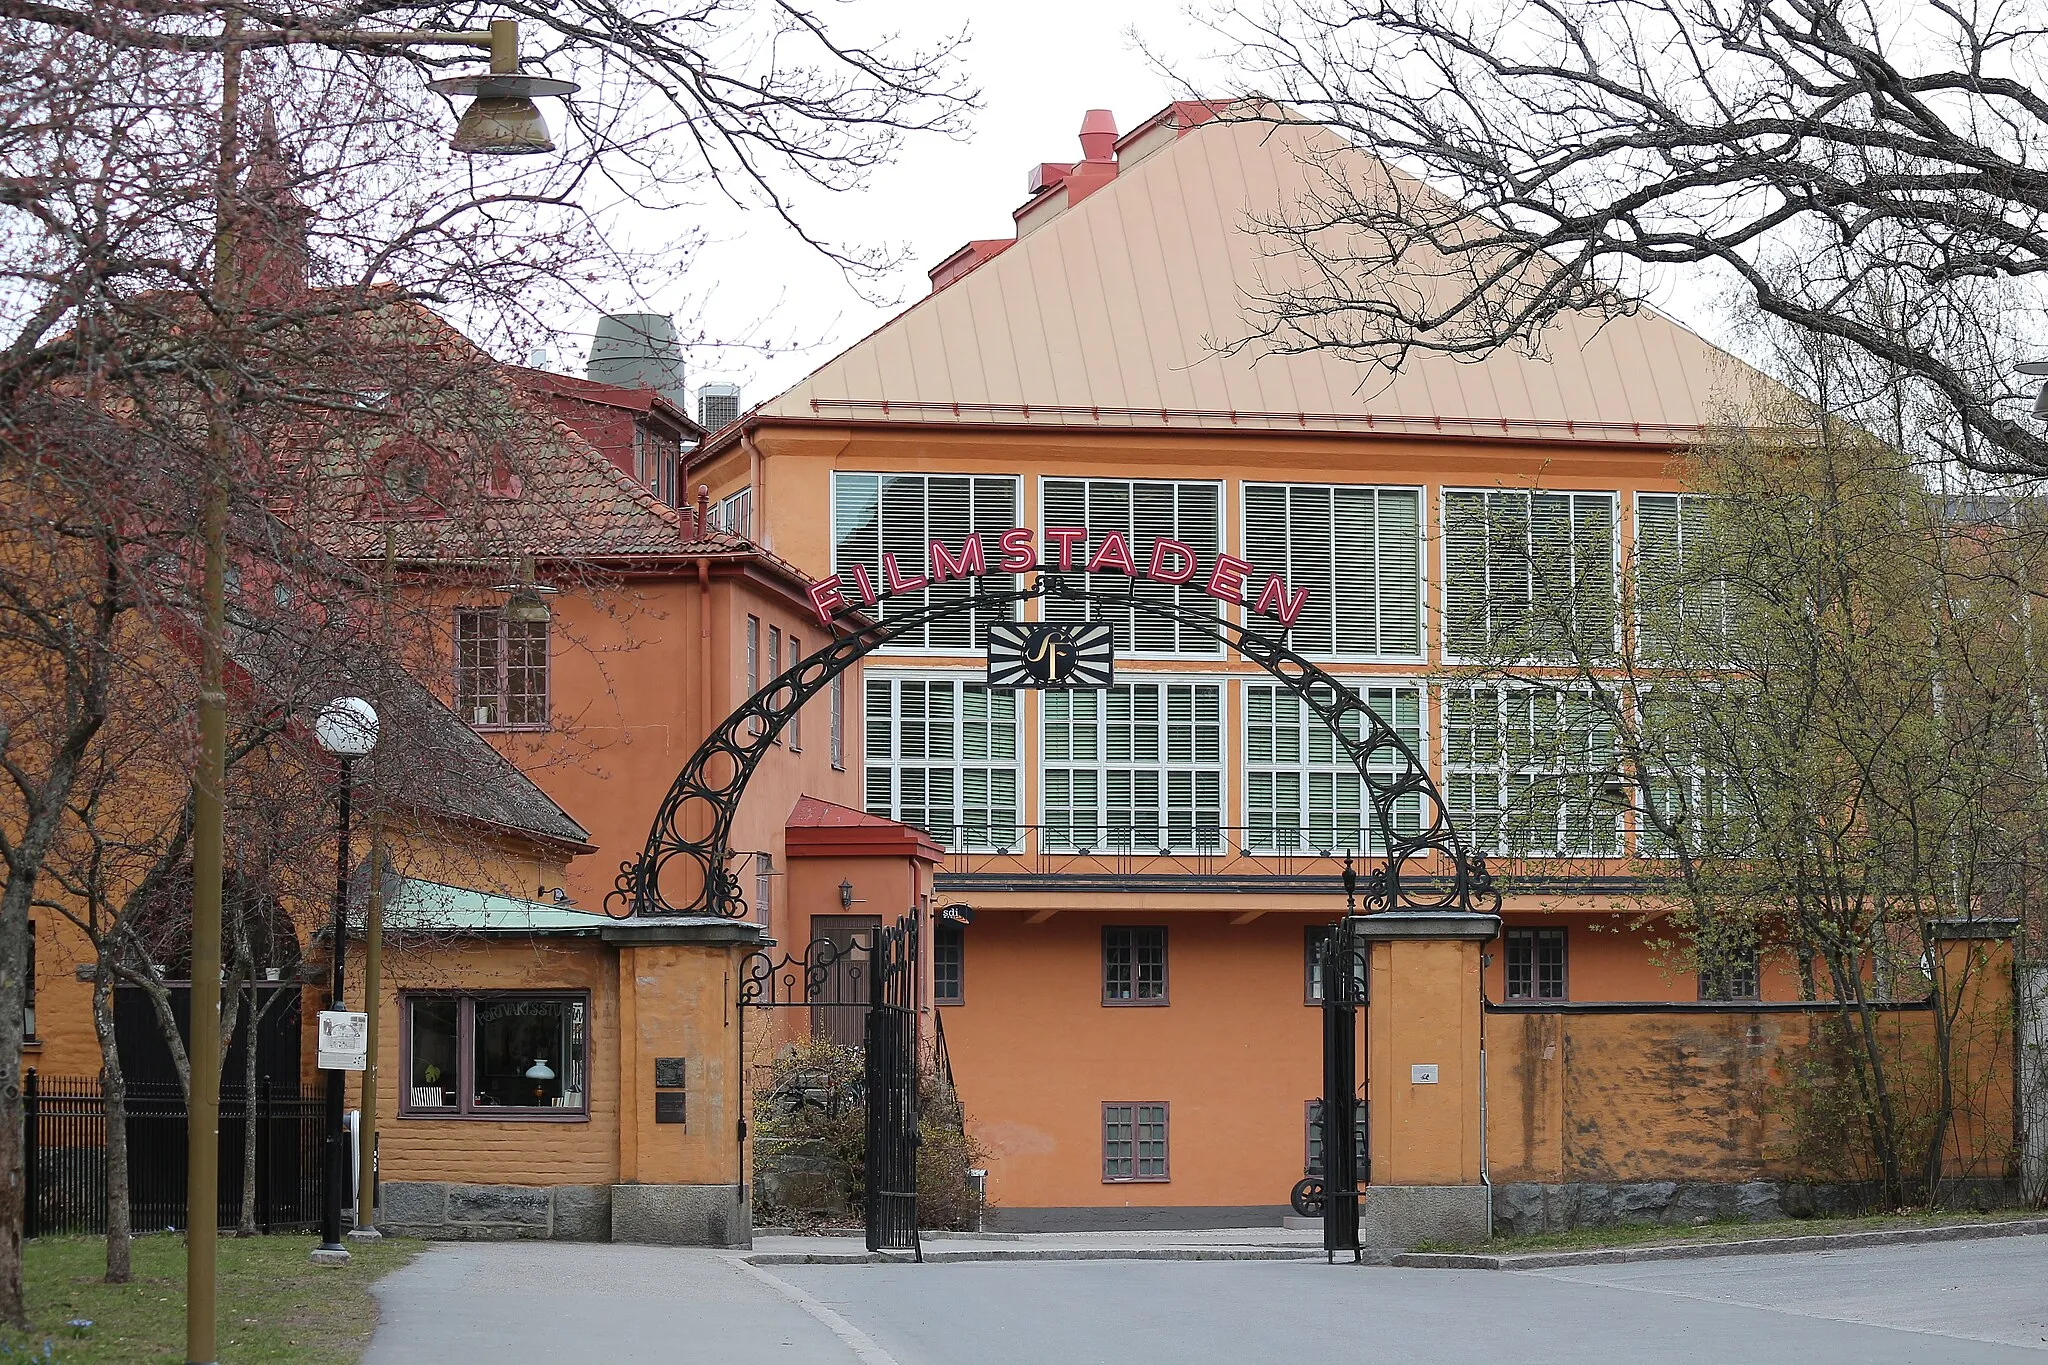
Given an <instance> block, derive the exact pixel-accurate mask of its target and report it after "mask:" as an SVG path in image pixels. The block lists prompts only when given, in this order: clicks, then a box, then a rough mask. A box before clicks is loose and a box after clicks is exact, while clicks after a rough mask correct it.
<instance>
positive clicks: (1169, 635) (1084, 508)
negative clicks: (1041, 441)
mask: <svg viewBox="0 0 2048 1365" xmlns="http://www.w3.org/2000/svg"><path fill="white" fill-rule="evenodd" d="M1039 522H1040V531H1039V542H1038V544H1039V560H1040V562H1041V563H1046V564H1049V565H1051V566H1052V567H1055V568H1057V567H1058V559H1057V558H1056V556H1057V553H1058V552H1057V550H1056V549H1055V548H1054V547H1053V546H1052V545H1051V544H1049V543H1048V542H1047V541H1046V539H1045V534H1044V531H1045V528H1047V527H1053V526H1065V527H1085V528H1086V529H1087V531H1088V533H1089V535H1088V543H1087V544H1086V545H1085V546H1083V545H1081V544H1078V543H1077V544H1076V545H1075V546H1074V569H1073V573H1072V577H1073V579H1074V581H1076V582H1077V583H1080V584H1081V585H1083V586H1086V587H1089V588H1101V589H1103V590H1104V591H1107V592H1113V593H1127V594H1129V595H1130V596H1132V597H1136V598H1139V599H1141V600H1146V601H1153V602H1164V603H1173V604H1176V605H1178V606H1180V607H1183V608H1185V609H1187V610H1189V611H1192V612H1195V613H1197V614H1199V615H1201V616H1208V617H1213V616H1215V615H1216V614H1217V613H1218V612H1219V611H1220V609H1221V607H1220V604H1219V603H1218V602H1217V601H1216V599H1215V598H1213V597H1210V596H1209V595H1208V594H1207V593H1206V592H1205V591H1204V588H1205V586H1206V585H1207V583H1208V581H1209V572H1210V570H1211V569H1212V568H1213V567H1214V566H1215V562H1216V556H1217V555H1218V554H1219V553H1220V552H1221V551H1222V549H1223V487H1222V485H1221V484H1217V483H1206V482H1202V483H1195V482H1186V483H1181V482H1171V481H1168V480H1163V479H1045V480H1043V481H1042V482H1041V483H1040V484H1039ZM1111 531H1119V532H1122V533H1123V536H1124V541H1125V543H1126V544H1127V545H1128V546H1129V547H1130V551H1131V558H1132V562H1133V563H1134V564H1135V565H1136V566H1137V569H1138V575H1139V576H1138V577H1136V578H1132V577H1130V576H1127V575H1126V574H1124V573H1122V572H1121V571H1107V570H1106V571H1105V572H1103V573H1100V574H1089V573H1083V572H1081V569H1082V566H1083V565H1085V564H1086V563H1087V562H1088V561H1087V556H1089V555H1092V554H1093V553H1094V551H1095V550H1096V549H1098V548H1099V547H1100V546H1101V544H1102V539H1103V537H1104V536H1105V535H1106V534H1107V533H1109V532H1111ZM1160 540H1174V541H1178V542H1180V543H1181V544H1182V545H1185V546H1187V547H1188V548H1189V549H1190V550H1192V551H1194V554H1195V564H1194V566H1193V567H1194V576H1193V577H1191V578H1190V579H1189V580H1188V581H1187V582H1186V583H1185V584H1183V585H1181V586H1178V587H1175V586H1173V585H1171V584H1164V583H1155V582H1152V581H1151V580H1149V579H1147V578H1145V577H1144V574H1145V573H1146V571H1147V570H1148V569H1149V568H1150V566H1151V563H1152V551H1153V547H1154V545H1155V544H1156V543H1157V542H1159V541H1160ZM1173 562H1174V563H1175V564H1176V565H1179V564H1180V563H1181V561H1180V560H1178V559H1175V560H1174V561H1173ZM1044 611H1045V619H1046V620H1048V621H1082V620H1093V621H1108V622H1110V623H1111V625H1112V627H1113V628H1114V630H1115V635H1116V648H1117V651H1118V652H1119V653H1122V654H1135V655H1143V656H1151V657H1171V656H1178V657H1186V658H1204V659H1213V658H1217V657H1219V656H1220V655H1221V654H1222V653H1223V645H1222V643H1221V641H1219V640H1218V639H1217V638H1216V636H1215V633H1214V632H1213V631H1211V630H1206V629H1203V628H1201V627H1192V626H1187V625H1183V624H1182V623H1180V622H1178V621H1174V620H1169V619H1167V618H1165V617H1159V616H1153V615H1151V614H1149V613H1147V612H1142V611H1133V610H1131V609H1130V608H1128V607H1115V606H1104V605H1102V604H1101V603H1095V602H1086V603H1084V602H1063V601H1058V600H1054V599H1047V600H1046V601H1045V604H1044Z"/></svg>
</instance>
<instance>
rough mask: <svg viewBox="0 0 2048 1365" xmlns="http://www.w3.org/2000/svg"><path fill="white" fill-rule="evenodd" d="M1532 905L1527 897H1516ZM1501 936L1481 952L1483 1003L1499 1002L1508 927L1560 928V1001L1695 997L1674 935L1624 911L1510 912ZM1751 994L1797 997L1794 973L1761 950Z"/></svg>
mask: <svg viewBox="0 0 2048 1365" xmlns="http://www.w3.org/2000/svg"><path fill="white" fill-rule="evenodd" d="M1518 899H1521V900H1524V901H1526V900H1532V899H1535V898H1534V897H1521V898H1518ZM1503 920H1504V923H1503V927H1502V937H1501V938H1499V939H1496V940H1495V941H1494V942H1492V943H1490V944H1488V945H1487V946H1486V947H1485V949H1483V952H1484V953H1485V955H1486V956H1487V957H1488V958H1489V959H1490V961H1489V963H1488V965H1487V968H1486V998H1487V999H1488V1000H1492V1001H1494V1002H1496V1003H1499V1002H1501V1001H1504V1000H1506V999H1507V943H1506V930H1508V929H1522V928H1533V929H1562V930H1564V931H1565V998H1566V999H1567V1000H1641V1001H1672V1000H1697V999H1698V998H1699V973H1698V972H1697V971H1695V970H1694V969H1693V968H1692V967H1691V966H1689V965H1687V964H1685V963H1684V962H1682V961H1679V960H1678V959H1677V958H1676V956H1675V955H1674V954H1673V953H1672V951H1671V950H1672V940H1674V939H1676V938H1677V937H1678V935H1677V934H1676V933H1675V932H1674V931H1673V930H1672V929H1670V928H1669V927H1665V926H1660V925H1659V924H1658V923H1657V922H1656V921H1654V920H1652V921H1649V922H1647V923H1645V922H1643V921H1642V919H1641V917H1640V915H1639V914H1638V913H1637V912H1636V911H1634V910H1633V909H1630V910H1618V911H1607V912H1580V911H1577V910H1574V912H1572V913H1563V914H1531V913H1529V912H1527V911H1521V912H1515V911H1510V912H1509V913H1507V914H1506V915H1504V916H1503ZM1759 968H1760V972H1759V980H1758V989H1759V991H1760V998H1762V999H1764V1000H1797V999H1798V998H1799V974H1798V970H1797V968H1796V967H1795V966H1794V964H1793V963H1792V961H1791V959H1790V958H1789V957H1787V956H1785V955H1784V954H1782V953H1765V954H1764V956H1763V959H1762V961H1761V962H1760V963H1759Z"/></svg>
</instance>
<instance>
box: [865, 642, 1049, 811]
mask: <svg viewBox="0 0 2048 1365" xmlns="http://www.w3.org/2000/svg"><path fill="white" fill-rule="evenodd" d="M864 728H865V730H866V733H867V779H866V780H867V808H868V813H869V814H871V815H882V816H887V817H888V818H889V819H892V820H901V821H903V822H904V823H905V824H908V825H915V826H917V827H918V828H920V829H923V830H926V831H929V832H930V833H931V835H932V836H933V837H934V838H936V839H937V840H938V841H939V842H940V843H942V844H944V845H945V846H946V847H948V848H969V849H973V848H981V849H989V848H997V849H1000V848H1014V847H1016V846H1017V845H1018V843H1019V840H1020V837H1021V836H1020V832H1019V830H1018V791H1019V788H1020V787H1021V785H1022V783H1021V780H1020V777H1019V765H1018V761H1017V753H1018V738H1017V735H1018V729H1017V694H1016V693H1015V692H1008V691H993V692H992V691H990V690H989V689H988V688H986V687H983V686H981V685H980V684H979V683H971V682H965V681H962V680H960V679H954V678H887V677H876V676H873V675H870V676H869V677H868V679H867V713H866V725H865V727H864Z"/></svg>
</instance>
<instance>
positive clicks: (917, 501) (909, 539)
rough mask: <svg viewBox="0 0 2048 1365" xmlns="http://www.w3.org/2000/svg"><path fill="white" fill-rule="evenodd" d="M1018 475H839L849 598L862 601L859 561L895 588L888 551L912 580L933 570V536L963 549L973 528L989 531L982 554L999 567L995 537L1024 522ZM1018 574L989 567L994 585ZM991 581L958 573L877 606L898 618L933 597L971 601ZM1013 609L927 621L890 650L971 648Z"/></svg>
mask: <svg viewBox="0 0 2048 1365" xmlns="http://www.w3.org/2000/svg"><path fill="white" fill-rule="evenodd" d="M1018 519H1019V518H1018V509H1017V480H1016V479H1015V478H1014V477H1011V476H1008V475H1003V476H989V475H967V474H842V473H835V474H834V475H833V476H832V572H833V573H835V574H838V575H839V576H840V579H841V582H842V584H843V587H844V593H845V597H846V600H847V602H848V603H849V604H852V605H855V606H859V605H860V593H859V590H858V588H857V586H856V585H855V582H854V575H853V569H854V566H855V565H860V566H861V567H863V568H865V569H866V571H867V573H868V577H869V579H870V580H871V581H872V583H873V584H874V587H875V589H876V591H878V592H882V593H888V592H889V587H888V579H887V577H886V576H885V571H884V569H883V565H882V557H883V556H884V555H885V554H886V555H893V556H894V557H895V564H896V568H897V571H898V573H899V575H900V576H901V578H902V579H903V580H904V581H906V582H915V581H917V580H920V579H924V578H927V577H929V574H930V570H931V542H933V541H934V540H936V541H939V542H941V543H942V544H944V545H945V547H946V549H947V551H948V552H949V553H952V554H958V553H960V550H961V546H962V544H963V543H964V542H965V541H966V539H967V537H968V536H969V535H972V534H975V533H979V534H980V535H981V537H982V551H983V557H984V559H985V561H986V563H987V565H988V567H989V568H991V569H993V568H994V567H995V565H996V562H997V559H998V557H999V555H1000V553H1001V551H1000V550H999V549H998V548H997V545H996V538H997V537H998V536H1000V535H1001V534H1002V533H1003V532H1004V531H1007V530H1009V529H1010V528H1012V527H1014V526H1016V525H1017V523H1018ZM1015 582H1016V579H1015V578H1014V577H1012V576H1010V575H1007V574H993V573H992V574H990V575H989V576H988V583H987V586H1002V587H1009V586H1011V585H1013V584H1015ZM983 586H984V585H983V584H982V583H979V582H977V581H975V580H974V579H971V578H966V579H951V580H948V581H947V582H945V583H940V584H935V585H932V586H930V587H924V588H914V589H908V590H905V591H901V592H896V593H893V594H891V595H889V596H886V597H884V598H883V599H882V601H881V602H880V604H879V605H878V606H876V607H874V608H872V609H871V610H872V611H873V612H874V613H875V614H878V615H880V616H881V617H882V619H884V620H893V619H895V618H897V617H900V616H904V615H907V614H909V613H911V612H915V611H919V610H922V609H923V608H924V607H925V606H926V605H927V604H929V603H932V602H942V601H964V600H966V599H967V598H968V597H970V596H972V595H973V594H974V593H976V592H978V591H980V590H981V588H982V587H983ZM1013 614H1014V613H1013V612H1010V611H1002V612H990V611H988V610H985V609H983V608H980V607H976V608H973V609H972V610H970V611H967V612H963V613H962V614H961V615H958V616H951V617H947V618H946V619H944V620H942V621H934V622H931V623H929V624H927V625H924V626H921V627H919V628H918V629H916V630H913V631H911V632H909V633H908V634H906V635H903V636H900V637H898V638H897V639H896V640H895V641H893V642H892V643H891V644H890V645H888V646H887V648H889V649H890V650H897V651H919V650H921V651H925V652H942V653H952V654H967V653H971V652H973V651H975V650H978V649H980V648H981V647H982V645H983V642H984V641H985V639H986V638H987V635H988V625H989V622H991V621H995V620H1006V619H1008V618H1009V617H1010V616H1011V615H1013Z"/></svg>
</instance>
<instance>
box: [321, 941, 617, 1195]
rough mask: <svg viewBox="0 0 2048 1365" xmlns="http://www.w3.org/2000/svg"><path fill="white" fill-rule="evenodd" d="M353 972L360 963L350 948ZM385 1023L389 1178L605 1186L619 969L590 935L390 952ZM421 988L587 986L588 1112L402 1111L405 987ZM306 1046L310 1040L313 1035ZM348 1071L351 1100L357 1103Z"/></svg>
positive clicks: (613, 1125)
mask: <svg viewBox="0 0 2048 1365" xmlns="http://www.w3.org/2000/svg"><path fill="white" fill-rule="evenodd" d="M349 966H350V968H351V972H352V973H353V972H354V971H357V970H359V969H360V963H359V961H358V955H357V954H355V953H351V954H350V962H349ZM356 979H357V980H360V979H361V978H360V977H357V978H356ZM384 986H385V989H384V991H383V992H382V1001H383V1009H384V1019H383V1027H382V1029H381V1030H380V1033H379V1037H378V1049H377V1060H378V1070H379V1085H378V1102H377V1131H378V1134H379V1138H378V1161H379V1164H380V1167H381V1171H382V1175H383V1178H384V1179H386V1180H451V1181H460V1182H463V1183H467V1184H504V1185H609V1184H611V1183H613V1182H614V1181H615V1180H617V1178H618V1168H619V1166H618V1163H619V1141H618V1134H619V1063H618V1057H619V1008H618V1001H619V995H618V977H617V969H616V966H615V962H614V957H613V953H612V950H611V949H610V948H609V947H607V946H606V945H604V944H602V943H599V942H597V941H595V940H589V939H559V938H558V939H519V940H510V941H492V942H483V943H477V942H466V943H445V942H442V943H436V944H434V945H433V946H432V948H431V950H426V951H408V950H407V947H406V945H405V944H404V941H403V940H397V941H394V943H393V944H392V945H391V946H390V947H389V948H387V950H386V955H385V959H384ZM416 990H586V991H588V992H590V1016H589V1023H588V1025H587V1027H588V1048H589V1062H588V1067H589V1070H588V1073H587V1074H588V1081H587V1094H588V1096H589V1104H590V1116H589V1118H588V1119H587V1120H582V1121H576V1120H553V1119H550V1120H548V1121H545V1122H531V1121H523V1120H519V1119H442V1118H417V1117H408V1116H405V1115H402V1114H400V1113H399V1087H400V1085H402V1084H404V1083H405V1075H404V1072H403V1070H402V1068H401V1067H400V1063H399V1046H400V1035H401V1034H402V1033H403V1031H404V1030H403V1026H402V1020H403V1018H404V1015H403V1012H402V1011H401V1009H400V1000H401V997H402V995H403V993H404V992H406V991H416ZM309 1046H310V1042H309ZM357 1084H359V1081H357V1078H353V1077H352V1078H351V1085H350V1090H349V1102H350V1104H351V1105H353V1104H355V1103H356V1102H357V1093H356V1086H357Z"/></svg>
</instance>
